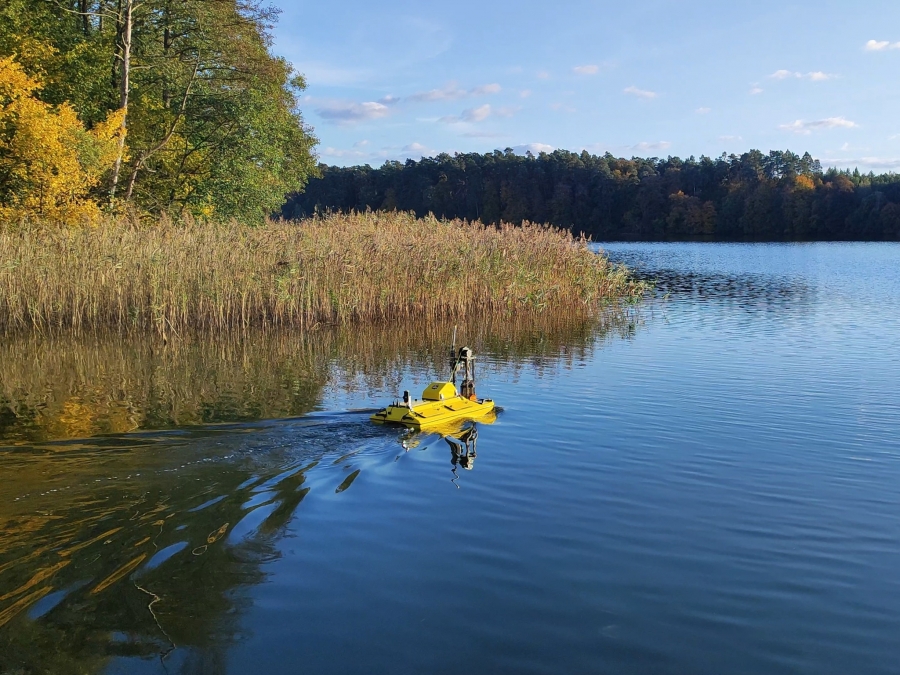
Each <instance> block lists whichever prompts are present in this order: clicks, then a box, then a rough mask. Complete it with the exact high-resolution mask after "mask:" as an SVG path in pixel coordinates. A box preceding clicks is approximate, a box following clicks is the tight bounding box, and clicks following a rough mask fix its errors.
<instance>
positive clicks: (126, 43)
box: [109, 0, 134, 200]
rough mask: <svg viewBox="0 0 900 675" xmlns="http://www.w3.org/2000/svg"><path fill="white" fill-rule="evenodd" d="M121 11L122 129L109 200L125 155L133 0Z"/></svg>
mask: <svg viewBox="0 0 900 675" xmlns="http://www.w3.org/2000/svg"><path fill="white" fill-rule="evenodd" d="M124 5H125V7H124V9H123V12H122V45H121V47H122V62H121V67H122V72H121V77H120V78H119V107H120V108H123V109H124V110H125V115H124V116H123V117H122V131H121V133H120V134H119V148H118V155H117V157H116V163H115V164H114V165H113V172H112V180H111V185H110V189H109V198H110V200H113V199H115V197H116V187H117V186H118V184H119V174H120V173H121V171H122V158H123V157H124V156H125V134H126V132H127V130H128V93H129V88H130V84H129V77H130V75H131V27H132V23H133V17H132V12H133V10H134V0H124Z"/></svg>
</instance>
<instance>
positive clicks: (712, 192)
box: [282, 149, 900, 241]
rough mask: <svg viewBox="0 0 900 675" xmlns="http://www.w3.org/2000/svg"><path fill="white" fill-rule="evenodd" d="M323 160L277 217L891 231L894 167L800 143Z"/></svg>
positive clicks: (787, 236)
mask: <svg viewBox="0 0 900 675" xmlns="http://www.w3.org/2000/svg"><path fill="white" fill-rule="evenodd" d="M320 169H321V177H320V178H318V179H314V180H312V181H310V183H309V185H308V186H307V188H306V191H305V192H304V193H302V194H296V195H294V196H292V197H291V198H290V199H289V200H288V202H287V203H286V204H285V205H284V207H283V209H282V214H283V215H284V217H286V218H298V217H302V216H306V215H310V214H312V213H314V212H317V211H327V210H340V211H346V210H365V209H373V210H391V209H398V210H409V211H415V212H416V213H417V214H419V215H423V214H426V213H429V212H432V213H434V214H435V215H438V216H447V217H454V218H455V217H462V218H468V219H480V220H482V221H484V222H488V223H498V222H500V221H504V222H510V223H521V222H522V221H526V220H527V221H532V222H539V223H553V224H555V225H558V226H561V227H566V228H570V229H572V230H574V231H575V232H582V233H585V234H588V235H590V236H592V237H593V238H594V239H604V240H613V239H635V240H678V239H710V240H722V241H739V240H750V241H805V240H898V239H900V176H898V175H895V174H888V175H880V176H876V175H873V174H860V173H859V172H858V171H854V172H852V173H851V172H848V171H836V170H833V169H832V170H828V171H824V172H823V170H822V166H821V164H820V163H819V162H818V161H817V160H814V159H813V158H812V157H810V155H809V154H808V153H807V154H804V155H803V156H799V155H796V154H794V153H792V152H789V151H787V152H781V151H774V152H770V153H769V154H768V155H766V154H764V153H762V152H760V151H758V150H752V151H750V152H747V153H745V154H743V155H740V156H736V155H729V156H725V155H724V154H723V155H722V156H721V157H717V158H715V159H713V158H709V157H701V158H700V159H699V160H698V159H695V158H693V157H691V158H689V159H687V160H681V159H678V158H677V157H669V158H668V159H656V158H650V159H641V158H632V159H620V158H616V157H613V156H612V155H611V154H606V155H603V156H597V155H591V154H589V153H587V152H582V153H581V154H576V153H572V152H566V151H564V150H557V151H555V152H552V153H549V154H548V153H541V154H540V155H539V156H533V155H531V154H530V153H529V154H528V155H526V156H524V157H523V156H520V155H516V154H515V153H514V152H513V151H512V150H511V149H507V150H506V151H505V152H501V151H494V152H493V153H488V154H484V155H481V154H474V153H473V154H457V155H455V156H450V155H447V154H442V155H438V156H437V157H434V158H423V159H422V160H421V161H418V162H416V161H412V160H408V161H407V162H406V163H400V162H386V163H385V164H384V165H383V166H382V167H381V168H377V169H373V168H372V167H370V166H355V167H347V168H341V167H333V166H322V167H320Z"/></svg>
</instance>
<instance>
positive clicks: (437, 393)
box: [371, 347, 494, 429]
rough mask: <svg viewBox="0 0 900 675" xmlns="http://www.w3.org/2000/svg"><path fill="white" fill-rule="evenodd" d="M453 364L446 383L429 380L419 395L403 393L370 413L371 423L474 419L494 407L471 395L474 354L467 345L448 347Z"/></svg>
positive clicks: (412, 424)
mask: <svg viewBox="0 0 900 675" xmlns="http://www.w3.org/2000/svg"><path fill="white" fill-rule="evenodd" d="M451 358H452V359H453V365H452V367H451V369H450V379H449V380H448V381H446V382H432V383H431V384H429V385H428V386H427V387H425V391H423V392H422V398H420V399H414V398H412V397H411V396H410V393H409V392H408V391H404V392H403V400H398V401H394V402H393V403H392V404H391V405H389V406H388V407H386V408H385V409H384V410H381V411H379V412H377V413H375V414H374V415H372V418H371V419H372V421H373V422H389V423H395V424H403V425H405V426H407V427H411V428H414V429H421V428H422V427H426V426H432V425H438V424H446V423H447V422H455V421H458V420H467V419H471V420H477V419H479V418H481V417H485V416H486V415H488V414H490V413H491V412H493V410H494V401H493V400H492V399H489V398H481V399H480V398H478V397H477V396H476V395H475V354H474V353H473V352H472V350H471V349H469V348H468V347H462V348H461V349H460V350H459V352H458V353H455V350H451ZM460 371H462V378H463V379H462V383H461V384H460V388H459V390H457V388H456V377H457V375H458V374H459V373H460Z"/></svg>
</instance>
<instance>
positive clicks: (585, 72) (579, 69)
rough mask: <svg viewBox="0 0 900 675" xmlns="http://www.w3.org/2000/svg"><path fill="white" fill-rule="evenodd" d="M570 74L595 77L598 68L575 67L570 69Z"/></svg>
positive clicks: (591, 66) (598, 70)
mask: <svg viewBox="0 0 900 675" xmlns="http://www.w3.org/2000/svg"><path fill="white" fill-rule="evenodd" d="M572 72H574V73H577V74H578V75H596V74H597V73H599V72H600V66H595V65H590V66H575V67H574V68H572Z"/></svg>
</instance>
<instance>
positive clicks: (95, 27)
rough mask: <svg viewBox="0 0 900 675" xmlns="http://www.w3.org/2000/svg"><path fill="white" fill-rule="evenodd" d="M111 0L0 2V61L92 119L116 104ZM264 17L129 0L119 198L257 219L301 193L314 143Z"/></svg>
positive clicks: (216, 7)
mask: <svg viewBox="0 0 900 675" xmlns="http://www.w3.org/2000/svg"><path fill="white" fill-rule="evenodd" d="M123 4H124V3H122V2H119V1H118V0H7V2H6V3H4V4H3V6H2V7H0V57H2V56H5V55H15V56H16V59H17V61H18V62H19V63H21V64H22V65H23V67H24V68H25V70H26V72H28V73H29V74H31V75H34V76H38V77H40V79H41V80H42V81H43V82H44V88H43V90H42V92H41V94H40V96H41V100H42V101H44V102H45V103H49V104H52V105H62V104H68V105H70V106H71V108H72V109H74V110H75V112H76V113H77V114H78V117H79V118H80V119H81V120H82V121H83V122H84V123H85V124H86V125H87V126H88V128H92V127H93V126H95V125H97V124H100V123H102V122H103V121H104V120H106V119H107V117H108V115H109V114H110V112H112V111H114V110H116V109H117V108H119V107H120V105H121V99H120V85H121V82H122V76H123V67H122V65H123V54H124V51H123V49H124V47H123V34H124V29H125V25H124V21H125V18H126V14H125V13H124V12H123V10H122V7H123ZM276 18H277V11H276V10H274V9H271V8H267V7H264V6H262V5H261V4H260V3H259V2H257V0H134V2H133V14H132V21H133V23H132V42H131V47H130V69H129V83H130V86H129V88H128V90H129V92H128V93H129V96H128V108H127V120H126V123H127V128H128V134H127V146H128V151H127V154H126V157H125V161H124V164H123V166H122V169H121V171H120V173H119V178H118V184H117V189H116V195H117V197H118V198H119V199H124V200H125V201H126V202H131V203H133V205H134V206H136V207H137V208H138V210H140V211H149V212H169V213H173V214H180V213H185V212H187V213H193V214H196V215H204V216H210V215H215V216H217V217H236V218H239V219H241V220H244V221H258V222H261V221H262V220H263V219H264V218H265V216H267V215H268V214H269V213H271V212H272V211H274V210H276V209H277V208H278V207H279V206H280V205H281V204H282V203H283V201H284V198H285V195H286V194H287V193H290V192H294V191H297V190H300V189H302V188H303V186H304V184H305V182H306V180H307V178H308V176H310V175H312V174H314V173H315V171H316V167H315V163H314V160H313V155H312V148H313V146H314V143H315V138H314V137H313V136H312V134H311V129H310V128H309V127H308V126H306V124H305V123H304V121H303V118H302V115H301V113H300V111H299V110H298V107H297V102H298V101H297V94H298V93H299V92H300V91H302V89H303V88H304V87H305V83H304V81H303V79H302V78H301V77H296V76H295V75H294V73H293V72H292V68H291V66H290V64H288V63H287V62H285V61H284V60H283V59H280V58H277V57H275V56H273V55H272V54H271V53H270V51H269V48H270V46H271V35H270V29H271V25H272V23H273V22H274V21H275V19H276ZM109 185H110V179H109V178H108V177H107V179H106V180H105V181H104V182H103V183H101V184H98V185H97V186H96V188H95V190H94V197H95V198H96V199H98V200H100V199H105V198H106V195H107V193H108V192H109ZM0 187H2V186H0ZM0 206H2V204H0Z"/></svg>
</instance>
